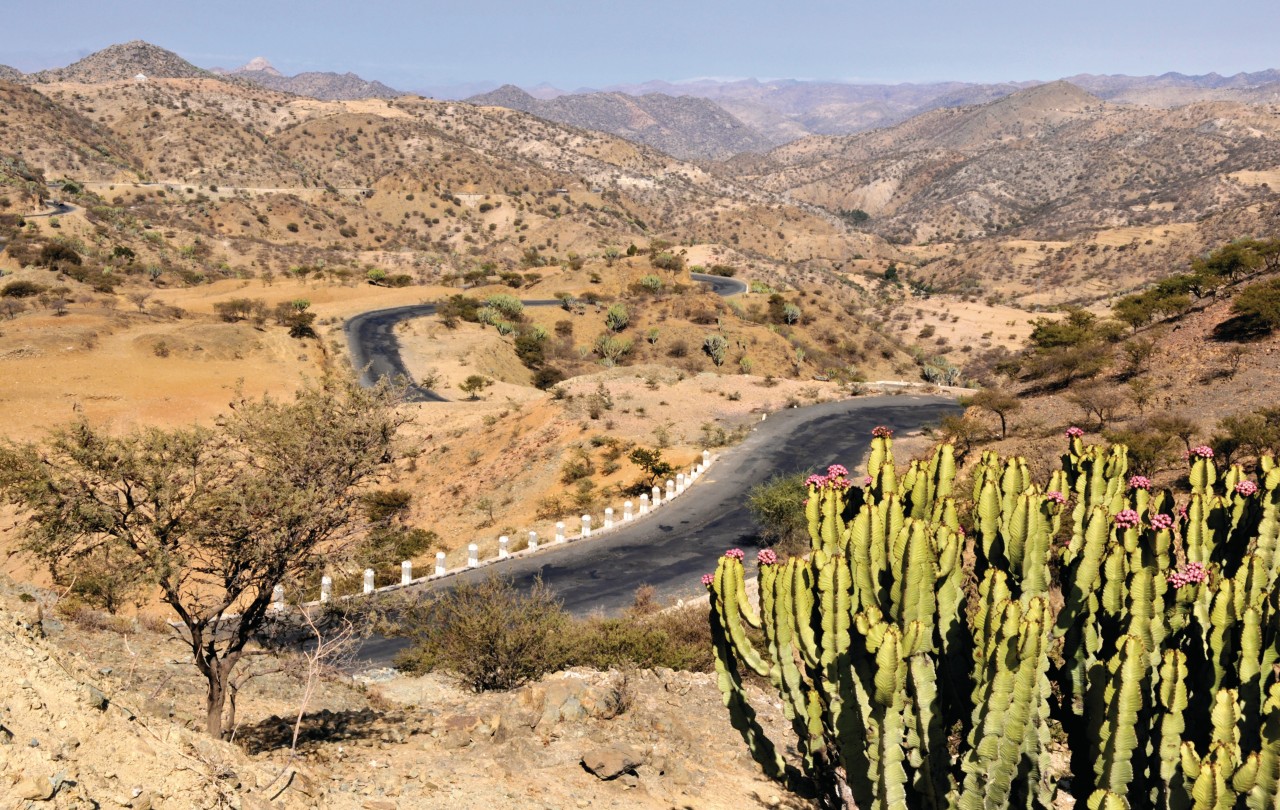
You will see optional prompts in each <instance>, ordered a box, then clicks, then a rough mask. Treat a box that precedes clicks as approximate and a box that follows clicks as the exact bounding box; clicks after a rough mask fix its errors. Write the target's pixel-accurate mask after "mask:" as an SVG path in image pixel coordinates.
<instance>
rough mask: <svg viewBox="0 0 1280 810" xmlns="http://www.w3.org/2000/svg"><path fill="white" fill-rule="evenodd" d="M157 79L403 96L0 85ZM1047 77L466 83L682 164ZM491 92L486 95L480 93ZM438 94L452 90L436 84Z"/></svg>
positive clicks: (871, 125)
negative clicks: (122, 84)
mask: <svg viewBox="0 0 1280 810" xmlns="http://www.w3.org/2000/svg"><path fill="white" fill-rule="evenodd" d="M138 74H143V75H145V76H147V77H148V78H153V79H194V78H221V79H224V80H227V81H232V82H248V83H251V84H253V85H256V86H259V87H264V88H267V89H270V90H275V91H279V92H284V93H291V94H294V95H300V96H308V97H311V98H317V99H321V100H325V101H338V100H351V99H360V98H395V97H397V96H401V95H404V94H403V93H402V92H401V91H399V90H396V89H394V88H392V87H388V86H387V85H385V84H383V83H381V82H378V81H372V80H368V79H364V78H362V77H360V76H357V75H355V74H354V73H332V72H307V73H299V74H298V75H296V76H285V75H284V74H282V73H281V72H280V71H279V70H277V69H276V68H275V67H273V66H272V65H271V63H270V62H269V61H267V60H266V59H265V58H262V57H258V58H256V59H253V60H252V61H250V62H249V63H248V64H245V65H243V66H241V67H239V68H235V69H233V70H223V69H220V68H213V69H211V70H205V69H204V68H200V67H197V66H196V65H193V64H191V63H190V62H188V61H186V60H185V59H183V58H181V57H180V56H178V55H177V54H175V53H172V52H171V51H167V50H165V49H163V48H159V47H157V46H155V45H151V44H149V43H146V42H142V41H136V40H135V41H133V42H127V43H124V44H121V45H113V46H111V47H109V48H106V49H104V50H101V51H98V52H97V53H94V54H91V55H89V56H87V57H85V58H84V59H81V60H80V61H78V62H75V63H74V64H72V65H68V66H67V67H64V68H56V69H52V70H45V71H41V72H39V73H33V74H29V75H24V74H22V73H21V72H20V71H17V70H15V69H13V68H10V67H7V66H4V65H0V80H2V81H16V82H23V83H28V84H36V85H39V84H50V83H58V82H76V83H90V84H91V83H98V82H107V81H122V80H131V79H133V78H134V77H135V76H137V75H138ZM1066 81H1069V82H1070V83H1071V84H1072V85H1075V86H1076V87H1079V88H1080V89H1082V90H1084V91H1086V92H1088V93H1090V94H1092V95H1094V96H1096V97H1098V98H1099V99H1102V100H1104V101H1109V102H1113V103H1120V104H1140V105H1146V106H1151V107H1163V108H1172V107H1177V106H1182V105H1186V104H1191V103H1194V102H1197V101H1233V102H1241V103H1249V104H1258V103H1280V70H1274V69H1272V70H1263V71H1258V72H1255V73H1238V74H1235V75H1232V76H1221V75H1219V74H1216V73H1210V74H1206V75H1203V76H1188V75H1184V74H1181V73H1164V74H1161V75H1158V76H1107V75H1094V74H1080V75H1077V76H1072V77H1069V78H1068V79H1067V80H1066ZM1044 84H1046V83H1045V82H1037V81H1027V82H1003V83H994V84H979V83H969V82H936V83H931V84H846V83H840V82H822V81H801V80H795V79H779V80H776V81H759V80H756V79H744V80H735V81H721V80H715V79H700V80H696V81H688V82H667V81H651V82H644V83H641V84H627V85H617V86H613V87H606V88H603V89H598V90H597V89H589V88H587V89H582V90H577V91H573V92H565V91H563V90H561V89H559V88H556V87H554V86H551V85H549V84H540V85H536V86H533V87H530V88H527V89H521V88H519V87H516V86H514V85H503V86H501V87H498V88H496V89H488V88H489V87H492V85H488V86H485V85H483V83H478V84H472V85H467V86H459V87H457V88H454V90H455V91H457V92H463V91H464V90H465V91H466V93H467V95H468V96H469V98H467V99H466V100H467V101H469V102H471V103H473V104H479V105H488V106H499V107H506V108H508V109H513V110H520V111H522V112H527V113H530V114H532V115H535V116H538V117H540V118H543V119H546V120H549V121H554V122H557V123H565V124H570V125H572V126H576V127H580V128H583V129H592V130H597V131H601V132H607V133H610V134H614V135H619V136H621V137H623V138H627V139H629V140H632V141H635V142H638V143H642V144H646V145H648V146H652V147H654V148H655V149H658V150H661V151H663V152H666V153H667V154H670V155H672V156H675V157H679V158H682V159H698V160H719V159H723V158H726V157H729V156H731V155H735V154H759V153H763V152H765V151H768V150H769V149H770V148H773V147H776V146H779V145H782V144H786V143H790V142H793V141H796V140H799V139H801V138H804V137H807V136H810V135H834V136H839V135H851V134H856V133H859V132H865V131H868V130H872V129H878V128H884V127H892V126H895V125H896V124H899V123H902V122H903V121H907V120H909V119H911V118H913V117H915V116H918V115H921V114H923V113H927V112H930V111H932V110H937V109H950V108H958V107H969V106H973V105H979V104H986V103H988V102H991V101H995V100H997V99H1001V98H1004V97H1006V96H1009V95H1011V94H1013V93H1017V92H1019V91H1022V90H1026V89H1028V88H1031V87H1036V86H1040V85H1044ZM481 87H485V89H486V90H487V92H483V93H481V94H480V95H475V94H474V93H475V91H476V90H478V89H480V88H481ZM433 94H434V95H438V96H446V97H447V96H451V95H453V94H452V93H450V92H449V91H448V89H447V88H435V92H434V93H433Z"/></svg>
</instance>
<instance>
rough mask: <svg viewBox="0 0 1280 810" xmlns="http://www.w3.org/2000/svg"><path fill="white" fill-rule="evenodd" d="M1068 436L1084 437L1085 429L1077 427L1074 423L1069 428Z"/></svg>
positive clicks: (1071, 437) (1074, 437)
mask: <svg viewBox="0 0 1280 810" xmlns="http://www.w3.org/2000/svg"><path fill="white" fill-rule="evenodd" d="M1067 438H1068V439H1083V438H1084V431H1083V430H1081V429H1080V428H1078V427H1076V426H1075V425H1072V426H1071V427H1069V428H1067Z"/></svg>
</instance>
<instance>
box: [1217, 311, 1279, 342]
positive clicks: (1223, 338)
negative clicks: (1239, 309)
mask: <svg viewBox="0 0 1280 810" xmlns="http://www.w3.org/2000/svg"><path fill="white" fill-rule="evenodd" d="M1271 332H1272V329H1271V327H1270V326H1269V325H1268V324H1266V323H1263V322H1260V321H1259V320H1258V318H1256V317H1254V316H1252V315H1237V316H1235V317H1234V318H1228V319H1227V320H1225V321H1223V322H1222V323H1220V324H1218V325H1217V326H1215V327H1213V332H1212V337H1213V339H1214V340H1215V341H1217V342H1219V343H1253V342H1254V341H1258V340H1262V339H1263V338H1265V337H1267V336H1268V335H1270V334H1271Z"/></svg>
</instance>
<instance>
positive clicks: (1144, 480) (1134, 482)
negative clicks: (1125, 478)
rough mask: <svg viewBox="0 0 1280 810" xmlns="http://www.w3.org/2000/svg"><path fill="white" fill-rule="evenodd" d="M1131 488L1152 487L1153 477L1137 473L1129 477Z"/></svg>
mask: <svg viewBox="0 0 1280 810" xmlns="http://www.w3.org/2000/svg"><path fill="white" fill-rule="evenodd" d="M1129 489H1151V479H1150V478H1148V477H1146V476H1145V475H1135V476H1133V477H1132V478H1130V479H1129Z"/></svg>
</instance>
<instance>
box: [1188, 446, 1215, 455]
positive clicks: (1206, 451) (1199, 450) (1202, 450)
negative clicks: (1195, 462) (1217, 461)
mask: <svg viewBox="0 0 1280 810" xmlns="http://www.w3.org/2000/svg"><path fill="white" fill-rule="evenodd" d="M1190 456H1191V458H1213V448H1212V447H1210V446H1209V445H1207V444H1202V445H1200V446H1198V447H1193V448H1191V453H1190Z"/></svg>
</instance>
